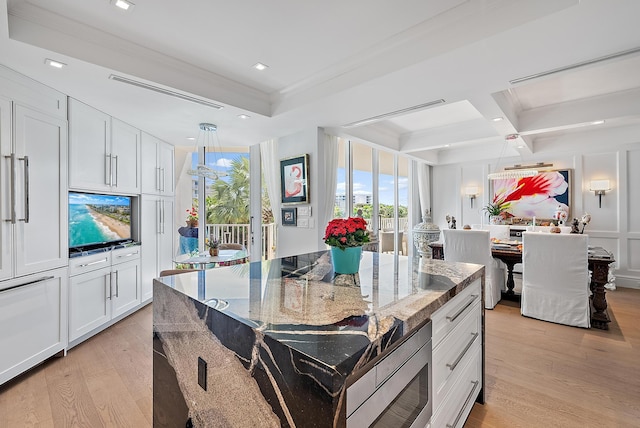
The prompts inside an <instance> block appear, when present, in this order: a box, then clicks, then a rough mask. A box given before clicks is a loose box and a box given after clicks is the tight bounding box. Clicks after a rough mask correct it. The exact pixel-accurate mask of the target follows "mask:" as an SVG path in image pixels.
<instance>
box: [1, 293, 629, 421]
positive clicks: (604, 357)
mask: <svg viewBox="0 0 640 428" xmlns="http://www.w3.org/2000/svg"><path fill="white" fill-rule="evenodd" d="M607 300H608V301H609V306H610V312H609V313H610V315H612V318H613V322H612V323H611V329H610V330H609V331H601V330H593V329H592V330H584V329H579V328H573V327H567V326H561V325H556V324H551V323H546V322H543V321H537V320H533V319H529V318H525V317H522V316H521V315H520V312H519V308H517V307H515V306H513V305H512V304H510V303H500V304H499V305H498V306H497V307H496V308H495V309H494V310H492V311H486V330H487V332H486V342H487V347H486V355H487V361H486V372H487V373H486V383H487V385H486V398H487V402H486V404H485V405H484V406H482V405H478V404H476V405H475V407H474V409H473V411H472V413H471V416H470V417H469V420H468V421H467V424H466V425H465V426H466V427H471V428H474V427H489V428H490V427H500V428H503V427H509V428H512V427H536V428H538V427H545V428H547V427H562V428H572V427H576V428H577V427H580V428H584V427H607V428H609V427H640V290H631V289H624V288H619V289H618V290H616V291H613V292H608V293H607ZM151 318H152V312H151V306H150V305H149V306H147V307H146V308H144V309H142V310H140V311H138V312H137V313H135V314H133V315H131V316H130V317H128V318H126V319H125V320H123V321H121V322H120V323H118V324H116V325H115V326H113V327H111V328H110V329H108V330H106V331H104V332H102V333H100V334H99V335H97V336H95V337H93V338H92V339H90V340H88V341H86V342H84V343H82V344H81V345H78V346H77V347H75V348H73V349H71V350H70V351H69V354H68V355H67V356H66V357H65V358H54V359H51V360H49V361H47V362H46V363H44V364H43V365H41V366H39V367H37V368H35V369H34V370H31V371H30V372H28V373H26V374H25V375H23V376H20V377H19V378H18V379H15V380H14V381H12V382H10V383H8V384H5V385H4V386H2V387H0V427H1V428H4V427H8V428H14V427H19V428H22V427H61V428H67V427H91V428H93V427H129V426H130V427H150V426H151V423H152V422H151V421H152V400H151V383H152V379H151V378H152V363H151V361H152V356H151V352H152V351H151V334H152V328H151V323H152V319H151ZM434 428H438V427H434Z"/></svg>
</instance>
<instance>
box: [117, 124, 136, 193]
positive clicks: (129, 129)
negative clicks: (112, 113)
mask: <svg viewBox="0 0 640 428" xmlns="http://www.w3.org/2000/svg"><path fill="white" fill-rule="evenodd" d="M111 176H112V177H113V180H112V184H113V190H117V191H118V192H122V193H140V130H138V129H136V128H134V127H133V126H131V125H128V124H126V123H124V122H121V121H119V120H118V119H111Z"/></svg>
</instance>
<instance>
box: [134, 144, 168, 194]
mask: <svg viewBox="0 0 640 428" xmlns="http://www.w3.org/2000/svg"><path fill="white" fill-rule="evenodd" d="M142 193H147V194H154V195H165V196H171V195H173V193H174V150H173V146H172V145H170V144H168V143H165V142H164V141H161V140H159V139H158V138H156V137H154V136H152V135H149V134H147V133H144V132H143V133H142Z"/></svg>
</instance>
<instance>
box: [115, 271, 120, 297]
mask: <svg viewBox="0 0 640 428" xmlns="http://www.w3.org/2000/svg"><path fill="white" fill-rule="evenodd" d="M118 272H119V271H116V297H118V291H119V290H118V286H119V283H120V276H119V275H118Z"/></svg>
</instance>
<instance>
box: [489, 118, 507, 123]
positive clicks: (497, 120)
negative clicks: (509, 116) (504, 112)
mask: <svg viewBox="0 0 640 428" xmlns="http://www.w3.org/2000/svg"><path fill="white" fill-rule="evenodd" d="M491 120H492V121H494V122H500V121H501V120H504V118H502V117H494V118H493V119H491Z"/></svg>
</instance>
